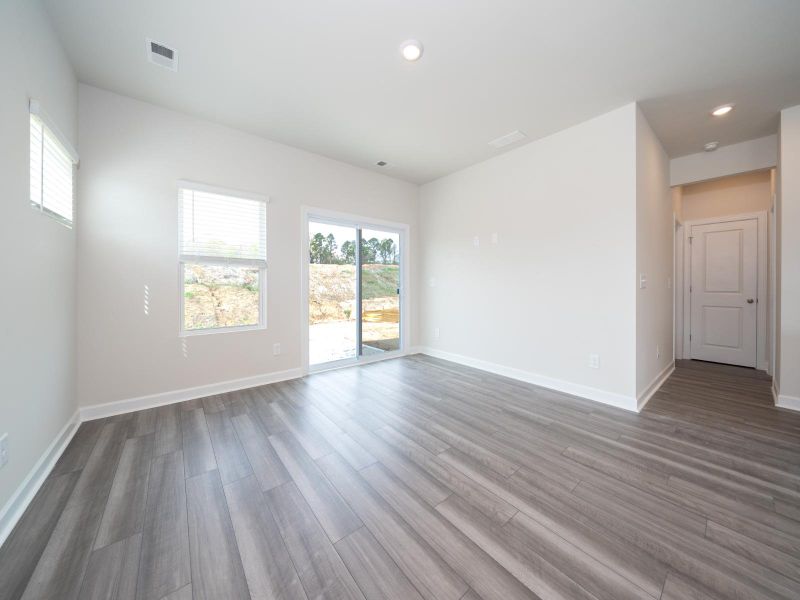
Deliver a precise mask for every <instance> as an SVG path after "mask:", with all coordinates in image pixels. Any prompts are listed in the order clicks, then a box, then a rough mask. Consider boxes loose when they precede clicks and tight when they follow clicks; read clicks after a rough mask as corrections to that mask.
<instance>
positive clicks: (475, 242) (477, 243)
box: [472, 235, 481, 248]
mask: <svg viewBox="0 0 800 600" xmlns="http://www.w3.org/2000/svg"><path fill="white" fill-rule="evenodd" d="M472 245H473V246H475V247H476V248H477V247H478V246H480V245H481V238H479V237H478V236H477V235H476V236H475V237H474V238H472Z"/></svg>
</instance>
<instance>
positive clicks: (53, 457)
mask: <svg viewBox="0 0 800 600" xmlns="http://www.w3.org/2000/svg"><path fill="white" fill-rule="evenodd" d="M79 417H80V413H79V412H78V411H76V412H75V414H74V415H72V417H70V419H69V421H67V424H66V425H64V427H62V428H61V431H59V432H58V435H56V437H55V439H54V440H53V441H52V442H51V443H50V445H49V446H48V447H47V449H46V450H45V451H44V454H42V456H40V457H39V460H37V461H36V464H35V465H34V466H33V469H31V471H30V472H29V473H28V476H27V477H25V479H24V480H23V481H22V483H21V484H20V485H19V487H18V488H17V490H16V491H15V492H14V493H13V494H12V495H11V498H9V499H8V502H6V504H5V506H4V507H3V508H2V510H0V546H2V545H3V544H4V543H5V541H6V539H7V538H8V536H9V535H11V531H12V530H13V529H14V526H15V525H16V524H17V522H18V521H19V520H20V519H21V518H22V515H23V514H24V513H25V509H27V508H28V505H29V504H30V503H31V501H32V500H33V498H34V496H36V492H38V491H39V488H40V487H42V484H43V483H44V482H45V479H47V476H48V475H50V471H52V470H53V467H54V466H55V464H56V461H58V459H59V458H60V457H61V454H62V453H63V452H64V450H65V449H66V447H67V446H68V445H69V443H70V442H71V441H72V436H74V435H75V432H76V431H77V430H78V426H79V425H80V424H81V422H80V419H79Z"/></svg>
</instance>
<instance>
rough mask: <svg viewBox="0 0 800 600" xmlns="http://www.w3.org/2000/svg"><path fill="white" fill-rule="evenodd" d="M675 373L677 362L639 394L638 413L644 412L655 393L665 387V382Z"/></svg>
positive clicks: (665, 368)
mask: <svg viewBox="0 0 800 600" xmlns="http://www.w3.org/2000/svg"><path fill="white" fill-rule="evenodd" d="M674 371H675V361H674V360H673V361H672V362H671V363H669V364H668V365H667V366H666V367H664V370H663V371H661V373H659V374H658V375H656V376H655V378H654V379H653V381H651V382H650V385H648V386H647V388H645V390H644V391H643V392H642V393H641V394H639V398H638V399H637V402H636V412H642V409H643V408H644V406H645V404H647V403H648V402H650V398H652V397H653V396H654V395H655V393H656V392H657V391H658V390H659V389H660V388H661V386H662V385H664V382H665V381H666V380H667V379H669V376H670V375H672V373H673V372H674Z"/></svg>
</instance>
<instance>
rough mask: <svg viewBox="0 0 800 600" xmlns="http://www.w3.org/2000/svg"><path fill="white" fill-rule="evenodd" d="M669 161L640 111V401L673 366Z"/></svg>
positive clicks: (638, 232) (638, 172)
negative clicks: (642, 278) (642, 281)
mask: <svg viewBox="0 0 800 600" xmlns="http://www.w3.org/2000/svg"><path fill="white" fill-rule="evenodd" d="M674 237H675V225H674V220H673V209H672V192H671V191H670V187H669V158H668V157H667V153H666V152H665V151H664V148H663V146H662V145H661V142H660V141H659V139H658V138H657V137H656V135H655V133H653V130H652V129H651V128H650V124H649V123H648V122H647V120H646V119H645V117H644V115H643V114H642V112H641V111H640V110H638V109H637V111H636V272H637V274H639V275H641V274H644V275H645V276H646V278H647V283H646V287H645V288H643V289H642V288H641V287H639V286H637V290H636V292H637V293H636V395H637V398H639V399H640V401H641V400H642V395H643V394H647V393H648V392H650V391H651V390H652V389H653V388H652V386H653V385H655V384H657V383H658V381H659V380H660V377H661V376H663V375H664V374H665V370H666V369H668V367H669V366H670V365H671V364H672V363H673V348H672V343H673V334H674V331H673V292H672V277H673V260H674V259H673V256H674V249H673V241H674Z"/></svg>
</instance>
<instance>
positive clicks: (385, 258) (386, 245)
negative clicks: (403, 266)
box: [378, 238, 394, 265]
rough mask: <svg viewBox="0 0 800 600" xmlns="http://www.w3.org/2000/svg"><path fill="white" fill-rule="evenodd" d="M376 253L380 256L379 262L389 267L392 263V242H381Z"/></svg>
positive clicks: (390, 240) (387, 240)
mask: <svg viewBox="0 0 800 600" xmlns="http://www.w3.org/2000/svg"><path fill="white" fill-rule="evenodd" d="M378 253H379V254H380V256H381V262H383V264H385V265H390V264H392V263H393V262H394V240H393V239H391V238H386V239H385V240H381V243H380V245H379V247H378Z"/></svg>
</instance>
